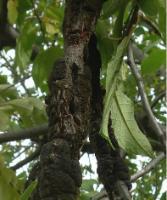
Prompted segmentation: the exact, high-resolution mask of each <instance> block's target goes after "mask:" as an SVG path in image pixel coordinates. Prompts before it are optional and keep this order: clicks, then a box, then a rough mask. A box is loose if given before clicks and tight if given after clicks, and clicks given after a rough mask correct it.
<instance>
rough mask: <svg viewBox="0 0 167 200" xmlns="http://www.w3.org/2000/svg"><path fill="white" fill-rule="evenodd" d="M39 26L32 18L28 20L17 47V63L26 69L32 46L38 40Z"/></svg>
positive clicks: (23, 27)
mask: <svg viewBox="0 0 167 200" xmlns="http://www.w3.org/2000/svg"><path fill="white" fill-rule="evenodd" d="M36 31H37V27H36V26H35V24H33V21H32V20H28V21H26V22H25V23H24V24H23V26H22V29H21V33H20V36H19V38H18V40H17V47H16V64H17V65H18V66H19V67H20V69H21V70H22V69H25V68H26V67H27V65H28V64H29V62H30V57H31V53H32V47H33V45H34V43H35V40H36Z"/></svg>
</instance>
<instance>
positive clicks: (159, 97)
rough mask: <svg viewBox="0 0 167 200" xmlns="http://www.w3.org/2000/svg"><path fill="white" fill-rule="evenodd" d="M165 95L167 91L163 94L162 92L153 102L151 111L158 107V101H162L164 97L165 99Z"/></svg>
mask: <svg viewBox="0 0 167 200" xmlns="http://www.w3.org/2000/svg"><path fill="white" fill-rule="evenodd" d="M165 94H166V91H163V92H161V93H160V94H159V95H158V96H157V97H156V98H155V99H154V101H153V102H152V104H151V109H153V108H154V107H155V106H156V104H157V103H158V101H159V100H160V99H162V98H163V97H165Z"/></svg>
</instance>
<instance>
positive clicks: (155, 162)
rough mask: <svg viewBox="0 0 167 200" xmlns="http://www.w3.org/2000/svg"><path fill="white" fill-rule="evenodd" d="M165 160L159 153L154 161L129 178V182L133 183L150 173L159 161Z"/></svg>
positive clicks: (162, 154)
mask: <svg viewBox="0 0 167 200" xmlns="http://www.w3.org/2000/svg"><path fill="white" fill-rule="evenodd" d="M164 158H165V154H164V153H161V154H159V156H157V157H156V158H155V159H153V160H151V162H149V163H148V165H146V166H145V167H144V168H143V169H142V170H141V171H139V172H137V173H136V174H134V175H132V176H131V182H135V181H136V180H137V179H138V178H140V177H142V176H143V175H145V174H146V173H148V172H150V171H151V170H152V169H153V168H155V167H156V166H157V165H158V164H159V163H160V161H161V160H163V159H164Z"/></svg>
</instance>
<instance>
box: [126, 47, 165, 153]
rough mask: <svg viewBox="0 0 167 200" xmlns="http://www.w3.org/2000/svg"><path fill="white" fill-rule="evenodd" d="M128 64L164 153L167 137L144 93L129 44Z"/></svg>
mask: <svg viewBox="0 0 167 200" xmlns="http://www.w3.org/2000/svg"><path fill="white" fill-rule="evenodd" d="M128 64H129V66H130V68H131V71H132V73H133V75H134V77H135V79H136V82H137V85H138V89H139V92H140V95H141V100H142V104H143V107H144V109H145V110H146V114H147V116H148V118H149V120H150V122H151V123H152V125H153V127H154V129H155V130H156V131H155V133H156V134H157V136H158V137H159V139H160V140H161V142H162V144H163V146H164V151H165V149H166V148H165V147H166V144H165V137H164V134H163V132H162V130H161V128H160V126H159V125H158V122H157V121H156V119H155V117H154V115H153V113H152V110H151V108H150V104H149V102H148V99H147V96H146V93H145V91H144V84H143V81H142V77H141V75H140V73H139V71H138V69H137V67H136V65H135V62H134V57H133V52H132V46H131V44H129V47H128Z"/></svg>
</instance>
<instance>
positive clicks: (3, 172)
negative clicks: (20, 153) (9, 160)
mask: <svg viewBox="0 0 167 200" xmlns="http://www.w3.org/2000/svg"><path fill="white" fill-rule="evenodd" d="M17 186H18V180H17V177H16V176H15V173H14V172H13V171H12V170H10V169H7V168H6V167H5V166H4V165H3V164H2V165H1V164H0V199H3V200H11V199H12V200H20V195H19V191H20V190H19V188H18V187H17Z"/></svg>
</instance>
